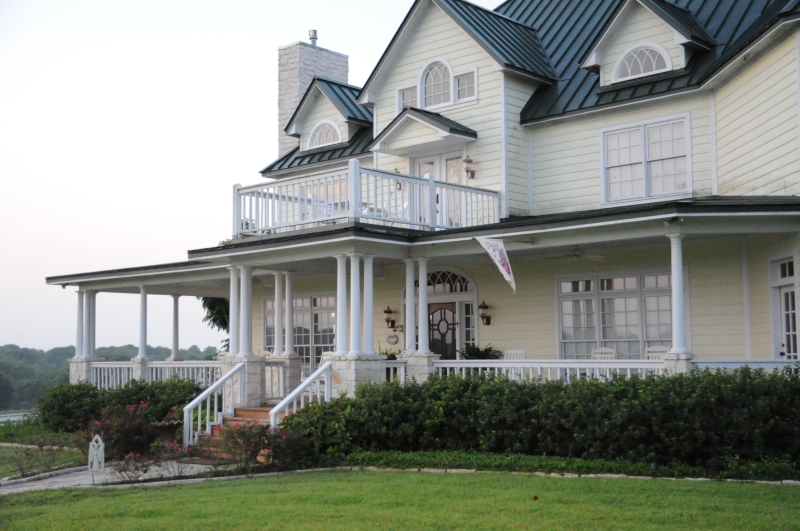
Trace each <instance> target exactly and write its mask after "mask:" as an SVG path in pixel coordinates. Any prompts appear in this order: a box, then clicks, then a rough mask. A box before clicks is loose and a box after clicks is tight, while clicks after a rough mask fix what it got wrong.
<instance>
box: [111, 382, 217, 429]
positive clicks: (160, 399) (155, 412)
mask: <svg viewBox="0 0 800 531" xmlns="http://www.w3.org/2000/svg"><path fill="white" fill-rule="evenodd" d="M202 391H203V388H202V387H201V386H200V385H199V384H197V383H195V382H193V381H189V380H178V379H176V378H173V379H170V380H165V381H160V382H153V383H146V382H142V381H138V380H135V381H132V382H131V383H129V384H128V385H126V386H125V387H120V388H119V389H113V390H110V391H105V393H104V394H105V404H106V405H109V406H110V405H114V404H116V405H121V406H129V405H132V404H141V403H146V404H148V406H147V411H146V415H147V418H148V419H149V420H150V422H158V421H161V420H164V418H165V417H166V416H167V415H168V414H170V410H171V409H172V408H173V407H174V408H178V409H183V407H184V406H186V405H187V404H188V403H189V402H191V401H192V400H194V398H195V397H197V395H199V394H200V393H201V392H202ZM180 420H183V416H182V415H181V418H180Z"/></svg>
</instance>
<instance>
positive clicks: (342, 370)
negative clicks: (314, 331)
mask: <svg viewBox="0 0 800 531" xmlns="http://www.w3.org/2000/svg"><path fill="white" fill-rule="evenodd" d="M327 362H331V364H332V367H331V374H332V378H331V379H332V380H333V381H332V383H331V389H332V394H333V397H334V398H335V397H339V396H342V395H345V396H349V397H354V396H355V395H356V389H357V388H358V386H359V385H360V384H362V383H381V382H385V381H386V358H384V357H383V356H379V355H377V354H359V355H351V354H345V355H343V356H337V355H335V354H325V355H324V356H323V357H322V363H327Z"/></svg>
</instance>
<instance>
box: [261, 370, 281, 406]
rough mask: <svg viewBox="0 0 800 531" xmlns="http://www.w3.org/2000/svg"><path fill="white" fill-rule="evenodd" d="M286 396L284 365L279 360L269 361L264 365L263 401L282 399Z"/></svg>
mask: <svg viewBox="0 0 800 531" xmlns="http://www.w3.org/2000/svg"><path fill="white" fill-rule="evenodd" d="M285 396H286V366H285V365H284V364H283V363H281V362H270V361H267V363H266V364H265V366H264V398H263V400H264V401H265V402H273V401H275V400H283V398H284V397H285Z"/></svg>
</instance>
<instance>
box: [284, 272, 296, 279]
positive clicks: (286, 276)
mask: <svg viewBox="0 0 800 531" xmlns="http://www.w3.org/2000/svg"><path fill="white" fill-rule="evenodd" d="M281 275H283V277H284V278H292V277H293V276H294V273H292V272H291V271H284V272H283V273H281Z"/></svg>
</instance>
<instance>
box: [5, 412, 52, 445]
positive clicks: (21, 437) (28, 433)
mask: <svg viewBox="0 0 800 531" xmlns="http://www.w3.org/2000/svg"><path fill="white" fill-rule="evenodd" d="M55 435H56V434H54V433H53V432H52V431H50V430H48V429H47V428H45V427H44V426H42V424H41V422H39V419H36V418H26V419H23V420H14V421H10V422H0V442H4V443H16V444H36V441H38V440H39V439H48V438H50V437H53V436H55Z"/></svg>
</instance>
